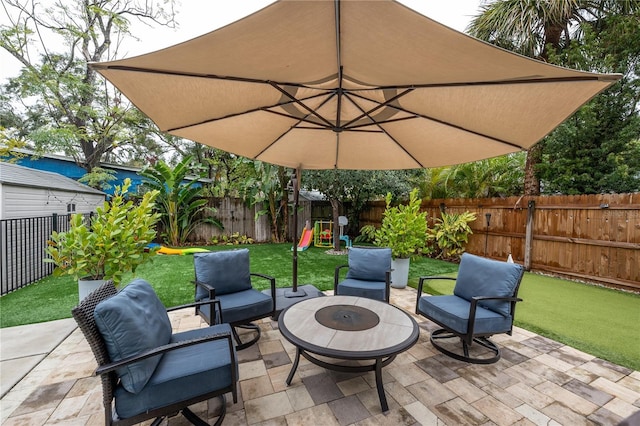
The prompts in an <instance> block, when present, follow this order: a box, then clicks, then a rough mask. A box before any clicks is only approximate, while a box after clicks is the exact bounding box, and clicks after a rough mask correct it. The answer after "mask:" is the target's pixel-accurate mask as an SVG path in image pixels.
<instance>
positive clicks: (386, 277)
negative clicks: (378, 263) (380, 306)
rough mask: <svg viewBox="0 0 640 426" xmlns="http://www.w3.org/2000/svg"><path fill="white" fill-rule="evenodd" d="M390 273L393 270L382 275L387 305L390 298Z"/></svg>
mask: <svg viewBox="0 0 640 426" xmlns="http://www.w3.org/2000/svg"><path fill="white" fill-rule="evenodd" d="M391 271H393V269H390V270H388V271H386V272H385V273H384V298H385V301H386V302H387V303H389V298H390V297H391Z"/></svg>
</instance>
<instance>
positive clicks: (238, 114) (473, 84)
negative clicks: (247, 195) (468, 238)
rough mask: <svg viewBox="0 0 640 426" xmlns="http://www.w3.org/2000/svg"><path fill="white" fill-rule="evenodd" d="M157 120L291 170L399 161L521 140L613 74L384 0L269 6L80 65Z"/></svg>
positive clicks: (446, 156) (484, 150)
mask: <svg viewBox="0 0 640 426" xmlns="http://www.w3.org/2000/svg"><path fill="white" fill-rule="evenodd" d="M91 66H92V67H94V68H95V69H96V70H97V71H98V72H99V73H101V74H102V75H103V76H105V77H106V78H107V79H108V80H109V81H111V82H112V83H113V84H114V85H115V86H116V87H117V88H118V89H120V90H121V91H122V92H123V93H124V94H125V95H126V96H127V97H128V98H129V99H130V100H131V101H132V102H133V103H134V104H135V105H136V106H137V107H138V108H139V109H140V110H141V111H143V112H144V113H145V114H147V115H148V116H149V117H150V118H151V119H152V120H153V121H154V122H155V123H156V124H157V125H158V127H159V128H160V129H161V130H162V131H165V132H168V133H171V134H173V135H176V136H180V137H183V138H187V139H191V140H193V141H196V142H200V143H203V144H206V145H210V146H213V147H216V148H220V149H223V150H225V151H229V152H232V153H235V154H239V155H242V156H245V157H249V158H252V159H257V160H261V161H265V162H268V163H273V164H279V165H284V166H289V167H293V168H303V169H331V168H339V169H378V170H382V169H409V168H422V167H434V166H442V165H449V164H457V163H464V162H468V161H473V160H479V159H483V158H489V157H495V156H498V155H502V154H506V153H511V152H516V151H520V150H524V149H528V148H530V147H531V146H532V145H534V144H535V143H536V142H538V141H539V140H540V139H541V138H543V137H544V136H545V135H547V134H548V133H549V132H550V131H552V130H553V129H554V128H555V127H557V126H558V125H559V124H560V123H561V122H562V121H563V120H565V119H566V118H567V117H568V116H570V115H571V114H572V113H573V112H574V111H575V110H576V109H577V108H579V107H580V106H581V105H582V104H584V103H585V102H587V101H588V100H589V99H591V98H592V97H593V96H595V95H596V94H597V93H599V92H600V91H602V90H604V89H605V88H607V87H608V86H609V85H611V84H613V83H614V82H615V81H616V80H618V79H619V78H620V76H619V75H611V74H607V75H605V74H594V73H587V72H580V71H574V70H570V69H566V68H560V67H556V66H553V65H549V64H545V63H542V62H538V61H535V60H532V59H529V58H525V57H522V56H519V55H516V54H513V53H510V52H507V51H505V50H502V49H499V48H496V47H494V46H492V45H489V44H487V43H484V42H482V41H479V40H476V39H474V38H472V37H469V36H467V35H464V34H462V33H459V32H457V31H455V30H452V29H450V28H448V27H445V26H443V25H441V24H439V23H438V22H435V21H433V20H431V19H429V18H427V17H425V16H422V15H420V14H418V13H417V12H415V11H413V10H411V9H409V8H407V7H405V6H403V5H402V4H400V3H397V2H395V1H390V0H384V1H348V0H327V1H278V2H275V3H273V4H271V5H269V6H267V7H265V8H264V9H262V10H260V11H258V12H256V13H254V14H252V15H250V16H247V17H245V18H243V19H241V20H239V21H237V22H235V23H233V24H230V25H228V26H226V27H223V28H221V29H218V30H216V31H213V32H210V33H208V34H205V35H203V36H201V37H198V38H195V39H193V40H190V41H187V42H184V43H181V44H178V45H175V46H172V47H169V48H166V49H162V50H159V51H156V52H153V53H149V54H145V55H141V56H137V57H133V58H129V59H123V60H118V61H112V62H103V63H95V64H92V65H91Z"/></svg>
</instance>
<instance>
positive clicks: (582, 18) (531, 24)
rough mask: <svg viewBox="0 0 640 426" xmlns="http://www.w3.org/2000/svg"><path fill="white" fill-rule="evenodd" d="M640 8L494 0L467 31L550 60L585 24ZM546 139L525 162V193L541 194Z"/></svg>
mask: <svg viewBox="0 0 640 426" xmlns="http://www.w3.org/2000/svg"><path fill="white" fill-rule="evenodd" d="M639 9H640V0H492V1H488V2H487V3H486V4H484V5H483V6H482V7H481V9H480V13H479V14H478V15H476V16H475V18H474V19H473V20H472V21H471V23H470V24H469V27H468V28H467V32H468V33H469V34H470V35H472V36H474V37H476V38H479V39H481V40H485V41H488V42H490V43H493V44H495V45H497V46H500V47H503V48H505V49H509V50H512V51H514V52H517V53H520V54H523V55H525V56H529V57H532V58H536V59H540V60H543V61H548V60H549V54H550V53H551V50H553V51H554V53H558V52H560V51H561V50H562V49H563V48H565V47H568V45H569V44H570V43H571V42H572V41H579V40H580V39H581V37H582V32H581V31H580V28H581V25H584V24H588V25H593V26H594V27H596V28H597V27H598V25H600V24H601V23H602V22H603V20H604V19H605V18H606V17H607V16H610V15H614V14H627V13H631V12H633V11H637V10H639ZM542 146H543V143H542V142H540V143H538V144H536V145H534V146H533V147H532V148H531V149H529V151H528V155H527V161H526V165H525V188H524V192H525V195H539V194H540V182H539V180H538V179H537V177H536V175H535V165H536V164H537V163H538V162H539V161H540V159H541V154H542Z"/></svg>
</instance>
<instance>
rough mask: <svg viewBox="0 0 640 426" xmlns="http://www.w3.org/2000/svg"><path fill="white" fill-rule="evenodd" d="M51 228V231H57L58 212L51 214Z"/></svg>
mask: <svg viewBox="0 0 640 426" xmlns="http://www.w3.org/2000/svg"><path fill="white" fill-rule="evenodd" d="M51 230H52V231H53V232H58V213H54V214H52V215H51Z"/></svg>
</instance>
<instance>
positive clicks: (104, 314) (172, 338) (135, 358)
mask: <svg viewBox="0 0 640 426" xmlns="http://www.w3.org/2000/svg"><path fill="white" fill-rule="evenodd" d="M207 303H209V304H213V303H215V302H207ZM189 306H193V304H191V305H185V306H177V307H175V308H171V309H169V311H170V310H175V309H181V308H185V307H189ZM212 309H214V308H212ZM167 312H168V310H166V309H165V307H164V306H163V304H162V302H161V301H160V300H159V299H158V297H157V296H156V294H155V292H154V291H153V288H152V287H151V286H150V285H149V283H147V282H146V281H144V280H141V279H137V280H135V281H133V282H131V283H130V284H129V285H127V286H126V287H124V288H123V289H122V290H121V291H120V292H117V291H116V288H115V287H114V286H113V283H112V282H110V281H108V282H107V283H105V284H103V285H102V286H101V287H99V288H98V289H97V290H95V291H94V292H92V293H91V294H89V295H88V296H87V297H86V298H85V299H83V300H82V301H81V302H80V303H79V304H78V306H76V307H75V308H73V310H72V313H73V317H74V318H75V320H76V322H77V323H78V326H79V327H80V330H82V333H83V334H84V336H85V338H86V339H87V341H88V342H89V346H90V347H91V350H92V351H93V354H94V356H95V358H96V361H97V362H98V368H97V370H96V371H95V374H96V375H98V376H100V378H101V379H102V395H103V404H104V410H105V424H107V425H132V424H136V423H140V422H142V421H145V420H148V419H155V421H154V422H153V424H154V425H155V424H159V423H160V422H161V421H162V419H163V418H164V417H168V416H173V415H175V414H177V413H178V412H181V413H182V415H183V416H184V417H185V418H186V419H187V420H189V421H190V422H191V423H193V424H200V425H201V424H207V423H204V422H203V420H202V419H200V418H199V417H198V416H196V414H194V413H193V412H192V411H191V410H190V409H189V406H190V405H193V404H195V403H198V402H201V401H207V400H209V399H211V398H214V397H218V398H219V399H220V400H221V409H220V410H221V412H220V414H219V418H218V420H217V421H216V423H215V424H216V425H219V424H221V423H222V420H223V419H224V416H225V411H226V403H225V398H224V395H225V394H226V393H228V392H231V394H232V396H233V402H234V403H236V402H237V401H238V397H237V381H238V364H237V361H236V353H235V349H234V347H233V340H232V337H231V327H230V326H229V325H228V324H220V325H214V326H211V327H206V328H200V329H194V330H189V331H184V332H180V333H175V334H172V329H171V323H170V322H169V317H168V315H167Z"/></svg>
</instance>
